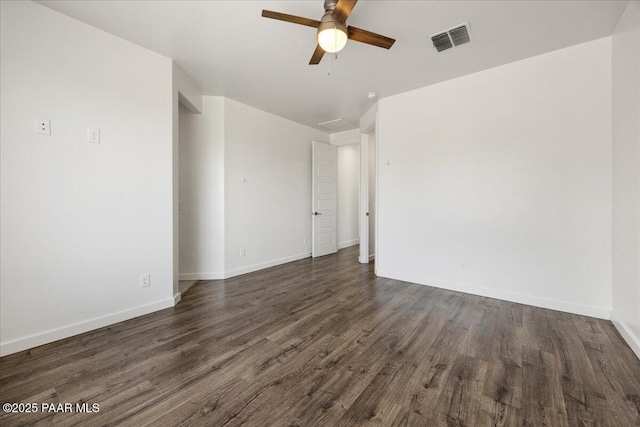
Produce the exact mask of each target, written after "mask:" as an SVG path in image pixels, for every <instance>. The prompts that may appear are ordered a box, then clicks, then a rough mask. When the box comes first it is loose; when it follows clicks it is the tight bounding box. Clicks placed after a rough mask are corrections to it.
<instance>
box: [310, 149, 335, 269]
mask: <svg viewBox="0 0 640 427" xmlns="http://www.w3.org/2000/svg"><path fill="white" fill-rule="evenodd" d="M337 166H338V160H337V151H336V147H335V146H333V145H330V144H325V143H324V142H317V141H313V206H312V209H313V226H312V228H313V249H312V256H313V257H318V256H323V255H328V254H333V253H336V252H337V251H338V236H337V230H336V223H337V221H336V219H337V217H336V215H337V209H336V207H337V206H336V205H337V203H336V199H337V194H336V193H337Z"/></svg>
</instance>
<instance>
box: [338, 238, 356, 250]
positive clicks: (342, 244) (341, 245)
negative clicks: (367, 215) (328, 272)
mask: <svg viewBox="0 0 640 427" xmlns="http://www.w3.org/2000/svg"><path fill="white" fill-rule="evenodd" d="M359 244H360V239H353V240H345V241H344V242H338V250H340V249H344V248H350V247H351V246H355V245H359Z"/></svg>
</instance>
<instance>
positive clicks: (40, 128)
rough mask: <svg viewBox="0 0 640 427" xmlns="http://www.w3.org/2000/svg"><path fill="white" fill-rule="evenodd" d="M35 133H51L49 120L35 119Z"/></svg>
mask: <svg viewBox="0 0 640 427" xmlns="http://www.w3.org/2000/svg"><path fill="white" fill-rule="evenodd" d="M36 133H38V134H40V135H51V120H41V119H36Z"/></svg>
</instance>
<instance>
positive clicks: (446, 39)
mask: <svg viewBox="0 0 640 427" xmlns="http://www.w3.org/2000/svg"><path fill="white" fill-rule="evenodd" d="M430 38H431V41H432V42H433V47H435V48H436V50H437V51H438V52H442V51H443V50H447V49H451V48H452V47H454V46H460V45H461V44H465V43H469V42H470V41H471V28H470V27H469V23H468V22H465V23H464V24H461V25H456V26H455V27H453V28H450V29H448V30H446V31H443V32H441V33H437V34H434V35H432V36H431V37H430Z"/></svg>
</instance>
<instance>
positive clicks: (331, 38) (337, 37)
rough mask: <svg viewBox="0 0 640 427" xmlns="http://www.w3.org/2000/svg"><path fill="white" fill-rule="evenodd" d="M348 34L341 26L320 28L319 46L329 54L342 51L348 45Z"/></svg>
mask: <svg viewBox="0 0 640 427" xmlns="http://www.w3.org/2000/svg"><path fill="white" fill-rule="evenodd" d="M348 38H349V37H348V36H347V33H346V32H345V31H344V30H343V29H342V28H340V26H333V25H332V26H325V27H324V28H322V27H320V28H318V44H319V45H320V47H321V48H322V49H323V50H324V51H325V52H329V53H335V52H339V51H341V50H342V49H343V48H344V46H345V45H346V44H347V39H348Z"/></svg>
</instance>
